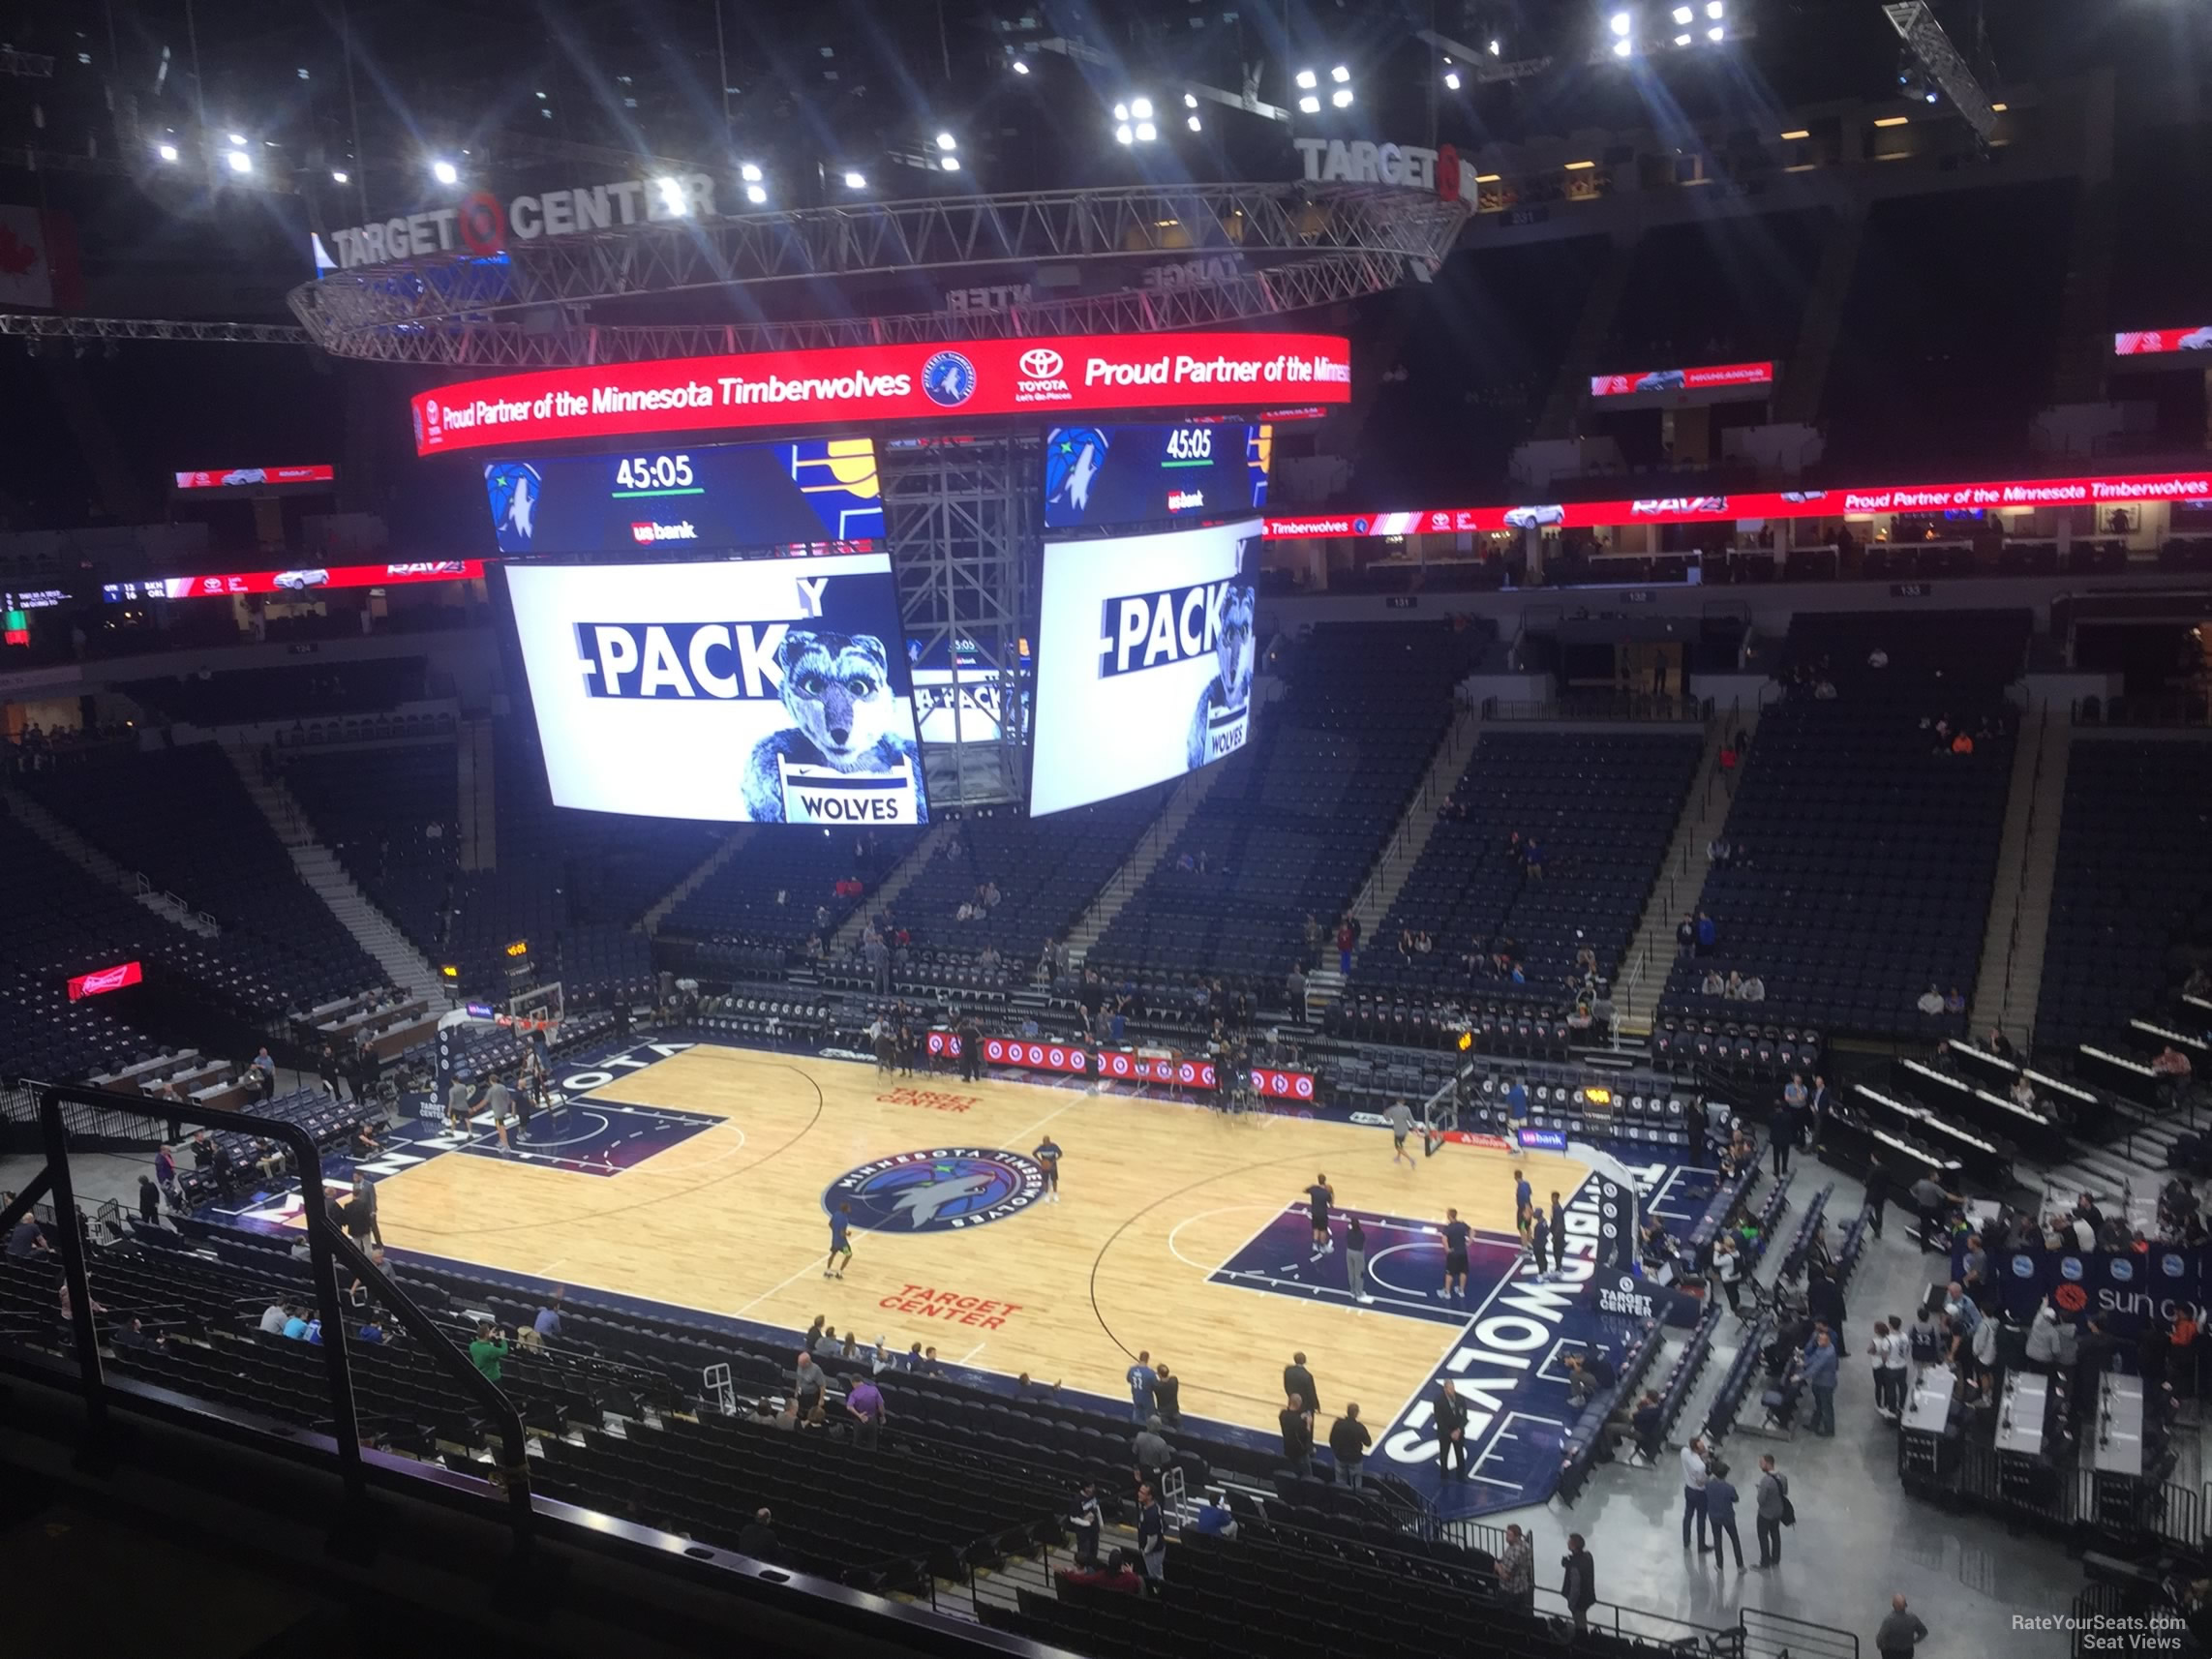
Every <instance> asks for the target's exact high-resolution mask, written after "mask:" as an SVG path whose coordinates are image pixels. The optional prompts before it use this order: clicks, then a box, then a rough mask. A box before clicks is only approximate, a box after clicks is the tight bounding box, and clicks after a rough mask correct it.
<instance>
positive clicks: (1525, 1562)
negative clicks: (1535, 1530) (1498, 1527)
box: [1498, 1525, 1536, 1613]
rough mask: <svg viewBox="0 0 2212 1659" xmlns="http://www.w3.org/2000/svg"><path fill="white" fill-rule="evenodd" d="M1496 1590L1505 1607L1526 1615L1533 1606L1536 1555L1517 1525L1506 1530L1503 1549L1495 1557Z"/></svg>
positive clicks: (1534, 1600)
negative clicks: (1496, 1560)
mask: <svg viewBox="0 0 2212 1659" xmlns="http://www.w3.org/2000/svg"><path fill="white" fill-rule="evenodd" d="M1498 1586H1499V1588H1500V1589H1501V1590H1503V1591H1504V1592H1505V1600H1506V1603H1507V1605H1508V1606H1510V1607H1512V1608H1513V1609H1514V1610H1515V1611H1516V1612H1519V1613H1527V1612H1529V1611H1530V1610H1531V1609H1532V1608H1533V1607H1534V1606H1535V1602H1536V1552H1535V1550H1534V1549H1533V1548H1532V1547H1531V1546H1530V1542H1529V1538H1528V1535H1527V1534H1526V1533H1524V1532H1523V1531H1522V1530H1521V1528H1520V1527H1519V1526H1518V1525H1509V1526H1507V1527H1506V1528H1505V1548H1504V1549H1502V1550H1500V1551H1499V1553H1498Z"/></svg>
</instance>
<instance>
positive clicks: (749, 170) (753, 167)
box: [738, 162, 760, 184]
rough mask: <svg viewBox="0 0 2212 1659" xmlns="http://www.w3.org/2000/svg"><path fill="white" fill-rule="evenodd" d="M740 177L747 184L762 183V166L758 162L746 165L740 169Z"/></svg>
mask: <svg viewBox="0 0 2212 1659" xmlns="http://www.w3.org/2000/svg"><path fill="white" fill-rule="evenodd" d="M738 177H740V178H741V179H742V180H744V181H745V183H747V184H758V183H760V164H759V163H758V162H747V163H745V164H744V165H743V166H741V167H739V168H738Z"/></svg>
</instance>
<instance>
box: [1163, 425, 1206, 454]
mask: <svg viewBox="0 0 2212 1659" xmlns="http://www.w3.org/2000/svg"><path fill="white" fill-rule="evenodd" d="M1213 454H1214V429H1213V428H1212V427H1210V426H1179V427H1177V428H1176V429H1175V430H1174V431H1173V432H1171V433H1169V434H1168V435H1167V459H1168V460H1170V461H1211V460H1212V459H1213Z"/></svg>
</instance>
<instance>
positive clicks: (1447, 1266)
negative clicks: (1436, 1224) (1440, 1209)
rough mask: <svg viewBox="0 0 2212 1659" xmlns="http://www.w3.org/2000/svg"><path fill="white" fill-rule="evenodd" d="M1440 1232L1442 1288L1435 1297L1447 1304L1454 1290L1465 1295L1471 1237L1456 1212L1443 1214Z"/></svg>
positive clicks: (1466, 1226)
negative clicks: (1442, 1271) (1442, 1252)
mask: <svg viewBox="0 0 2212 1659" xmlns="http://www.w3.org/2000/svg"><path fill="white" fill-rule="evenodd" d="M1441 1230H1442V1232H1443V1235H1444V1286H1443V1288H1442V1289H1441V1290H1439V1291H1438V1292H1437V1295H1438V1296H1439V1298H1441V1299H1442V1300H1444V1301H1446V1302H1449V1301H1450V1300H1451V1296H1452V1292H1453V1291H1454V1290H1455V1289H1456V1290H1457V1291H1458V1292H1459V1293H1460V1294H1461V1295H1462V1296H1465V1295H1466V1294H1467V1241H1468V1239H1469V1238H1470V1236H1471V1231H1470V1228H1469V1226H1468V1224H1467V1223H1466V1222H1463V1221H1461V1220H1460V1219H1459V1212H1458V1211H1457V1210H1446V1211H1445V1212H1444V1224H1443V1227H1442V1229H1441Z"/></svg>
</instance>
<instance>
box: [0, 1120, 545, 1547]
mask: <svg viewBox="0 0 2212 1659" xmlns="http://www.w3.org/2000/svg"><path fill="white" fill-rule="evenodd" d="M21 1087H22V1088H24V1089H26V1090H28V1091H30V1093H31V1094H32V1096H33V1097H34V1099H35V1100H36V1102H37V1108H38V1120H39V1129H40V1133H41V1137H42V1139H43V1141H44V1142H45V1167H44V1168H43V1169H41V1170H40V1172H39V1173H38V1175H37V1176H35V1177H34V1178H33V1179H32V1180H31V1181H30V1182H29V1183H28V1184H27V1185H26V1186H25V1187H24V1188H23V1190H22V1191H20V1192H18V1193H17V1194H16V1195H15V1198H14V1200H13V1201H11V1202H10V1203H8V1204H7V1205H6V1206H5V1207H0V1234H4V1233H6V1232H7V1231H9V1230H10V1229H12V1228H13V1227H14V1226H15V1223H16V1222H18V1221H20V1220H21V1219H22V1218H23V1217H24V1216H25V1215H26V1214H28V1213H29V1212H30V1210H31V1208H32V1206H33V1205H35V1204H36V1203H38V1202H39V1201H40V1200H41V1199H44V1198H47V1197H49V1196H50V1198H51V1200H52V1203H53V1209H54V1214H55V1216H56V1217H57V1218H69V1217H73V1216H75V1215H76V1213H77V1208H76V1190H75V1187H74V1185H73V1183H72V1181H71V1173H70V1165H69V1131H68V1128H67V1126H66V1124H65V1123H64V1121H63V1108H64V1107H65V1106H69V1105H76V1106H98V1107H101V1108H103V1109H106V1110H107V1111H114V1112H122V1113H125V1114H128V1115H132V1116H136V1117H143V1118H150V1119H155V1120H158V1121H159V1122H162V1123H164V1124H167V1123H170V1122H175V1123H181V1124H187V1125H190V1126H191V1127H192V1128H194V1129H224V1128H235V1127H236V1126H237V1125H238V1123H239V1122H240V1121H241V1119H240V1114H238V1113H237V1112H234V1111H218V1110H213V1109H211V1108H209V1107H206V1106H202V1105H200V1104H198V1103H197V1102H196V1101H153V1100H146V1099H141V1098H138V1097H135V1096H129V1095H111V1094H105V1093H101V1092H99V1091H96V1090H91V1089H86V1088H84V1087H82V1086H81V1085H78V1084H74V1083H49V1082H43V1081H40V1080H37V1079H32V1078H25V1079H23V1080H22V1083H21ZM249 1121H251V1122H252V1123H253V1124H254V1129H255V1132H256V1133H257V1134H258V1135H260V1136H262V1137H263V1138H264V1139H268V1140H273V1141H276V1142H277V1143H279V1144H280V1145H282V1146H283V1147H284V1148H285V1149H286V1150H287V1151H288V1152H289V1153H290V1154H291V1157H292V1160H293V1167H294V1168H296V1169H297V1170H298V1171H299V1172H300V1205H301V1211H302V1219H303V1221H304V1222H305V1224H306V1230H307V1243H308V1259H309V1270H310V1273H311V1274H312V1276H313V1279H314V1282H315V1296H316V1311H317V1313H318V1316H319V1317H320V1319H321V1321H322V1332H323V1340H322V1342H321V1348H322V1356H323V1370H324V1378H325V1382H326V1386H327V1388H328V1403H329V1406H330V1422H331V1438H332V1440H333V1442H334V1444H335V1449H336V1453H337V1459H338V1468H339V1473H340V1476H341V1477H342V1479H343V1480H344V1482H345V1485H346V1491H347V1494H348V1498H349V1499H351V1500H352V1501H354V1502H356V1503H358V1502H361V1501H363V1500H365V1498H366V1496H367V1478H366V1474H365V1471H364V1468H363V1463H362V1458H361V1414H360V1411H359V1408H358V1406H357V1404H356V1403H355V1400H354V1390H353V1368H352V1364H351V1359H350V1356H349V1354H348V1341H347V1336H346V1321H347V1315H348V1312H349V1306H348V1304H347V1303H346V1302H345V1300H344V1299H343V1298H342V1297H341V1296H340V1294H339V1290H338V1268H339V1266H340V1265H341V1264H343V1265H344V1266H345V1267H347V1268H348V1269H349V1270H350V1271H351V1273H352V1274H353V1276H354V1277H355V1278H357V1279H359V1280H360V1281H361V1282H363V1283H364V1284H366V1285H367V1286H368V1287H369V1289H370V1291H371V1293H372V1294H373V1295H374V1296H375V1298H376V1299H377V1301H378V1303H379V1306H381V1307H382V1308H383V1309H385V1310H386V1311H387V1312H390V1313H391V1314H393V1315H394V1316H395V1318H396V1321H397V1323H398V1324H399V1326H400V1328H401V1329H402V1330H404V1331H405V1332H407V1334H408V1335H409V1336H410V1337H412V1338H413V1339H414V1340H415V1341H416V1342H418V1343H420V1344H421V1348H422V1351H423V1352H424V1353H426V1354H427V1355H428V1356H429V1357H430V1358H431V1359H432V1361H433V1362H434V1363H436V1364H437V1365H438V1366H439V1368H440V1369H441V1370H443V1371H444V1372H447V1373H448V1374H449V1375H450V1376H451V1377H452V1378H453V1379H454V1380H455V1381H457V1382H459V1383H460V1384H461V1386H462V1388H463V1389H464V1390H465V1391H466V1392H467V1393H469V1394H470V1395H471V1396H473V1397H474V1398H475V1400H476V1402H477V1403H479V1404H480V1405H481V1406H482V1407H483V1409H484V1410H485V1411H486V1413H487V1414H489V1416H490V1417H491V1419H492V1421H493V1425H494V1427H495V1429H496V1430H497V1432H498V1433H499V1437H500V1463H499V1464H498V1465H497V1466H498V1468H499V1469H500V1481H499V1482H498V1483H495V1484H500V1485H503V1486H504V1488H505V1495H506V1499H507V1514H508V1518H509V1524H510V1526H511V1527H512V1529H513V1532H514V1537H515V1542H516V1544H517V1546H518V1547H528V1545H529V1544H530V1540H531V1539H532V1537H533V1536H534V1533H535V1522H536V1517H535V1513H534V1511H533V1510H532V1509H531V1506H530V1459H529V1455H528V1451H527V1445H526V1441H525V1437H524V1430H523V1422H522V1416H521V1414H520V1413H519V1412H518V1411H517V1410H516V1409H515V1406H514V1403H513V1402H511V1401H510V1400H508V1399H507V1397H506V1395H505V1394H504V1393H503V1392H502V1391H501V1390H500V1387H499V1385H498V1384H496V1383H494V1382H493V1381H492V1380H491V1379H490V1378H489V1377H487V1376H485V1375H484V1373H483V1372H480V1371H478V1370H477V1369H476V1367H475V1366H474V1364H472V1363H471V1362H470V1358H469V1356H468V1355H467V1354H465V1353H463V1352H462V1351H461V1349H460V1348H458V1347H456V1346H455V1345H454V1344H453V1342H451V1341H450V1340H448V1339H447V1337H446V1335H445V1333H444V1332H443V1331H441V1330H440V1329H439V1327H438V1324H437V1322H436V1321H435V1320H433V1319H432V1318H431V1317H430V1315H429V1314H427V1313H425V1312H423V1311H422V1310H421V1309H420V1308H418V1307H416V1306H415V1304H414V1302H413V1301H412V1299H410V1298H409V1297H408V1296H407V1295H406V1294H405V1293H404V1292H402V1291H401V1290H400V1288H399V1287H398V1286H397V1285H396V1284H394V1283H393V1282H392V1281H391V1280H390V1279H389V1278H387V1277H386V1276H385V1274H384V1272H383V1270H382V1269H381V1268H379V1266H377V1264H376V1263H375V1262H373V1261H371V1260H370V1259H369V1258H368V1257H367V1256H366V1255H364V1254H363V1253H362V1252H360V1251H359V1250H357V1249H355V1248H354V1245H353V1242H352V1241H351V1240H350V1239H348V1238H347V1237H346V1235H345V1234H344V1232H342V1231H341V1230H340V1229H339V1227H338V1225H337V1224H336V1222H334V1221H333V1220H332V1218H331V1215H330V1208H329V1202H328V1199H327V1197H326V1195H325V1193H324V1191H323V1185H322V1153H321V1149H320V1148H319V1147H318V1146H317V1145H316V1142H315V1137H314V1136H313V1135H311V1134H309V1133H308V1132H307V1131H305V1130H303V1129H301V1128H300V1127H299V1126H298V1125H297V1124H293V1123H288V1122H285V1121H283V1120H281V1119H276V1118H269V1119H251V1120H249ZM54 1230H55V1232H56V1233H57V1234H58V1235H59V1238H60V1254H61V1258H62V1273H63V1279H64V1282H66V1284H67V1285H68V1287H69V1295H70V1315H71V1324H72V1327H73V1342H74V1347H75V1350H76V1353H75V1358H76V1374H77V1387H78V1391H79V1392H80V1393H81V1394H82V1395H83V1397H84V1405H85V1418H86V1427H87V1429H88V1431H89V1433H90V1434H91V1437H92V1438H93V1440H94V1442H95V1443H96V1444H104V1443H106V1442H107V1441H109V1440H110V1438H111V1436H112V1430H111V1427H110V1425H109V1422H108V1407H109V1405H110V1403H112V1401H113V1399H114V1398H116V1397H117V1396H116V1391H115V1390H114V1389H113V1388H112V1386H111V1385H110V1383H109V1382H108V1380H107V1377H106V1372H105V1370H104V1368H103V1366H102V1364H101V1358H100V1332H99V1328H98V1327H97V1326H96V1325H95V1324H94V1322H93V1309H92V1290H91V1279H90V1272H91V1267H90V1260H89V1257H88V1255H87V1253H86V1249H85V1239H84V1235H83V1229H82V1228H80V1227H78V1226H76V1225H74V1224H71V1223H70V1222H68V1221H67V1220H63V1221H62V1222H61V1224H59V1225H57V1226H56V1227H55V1229H54Z"/></svg>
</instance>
